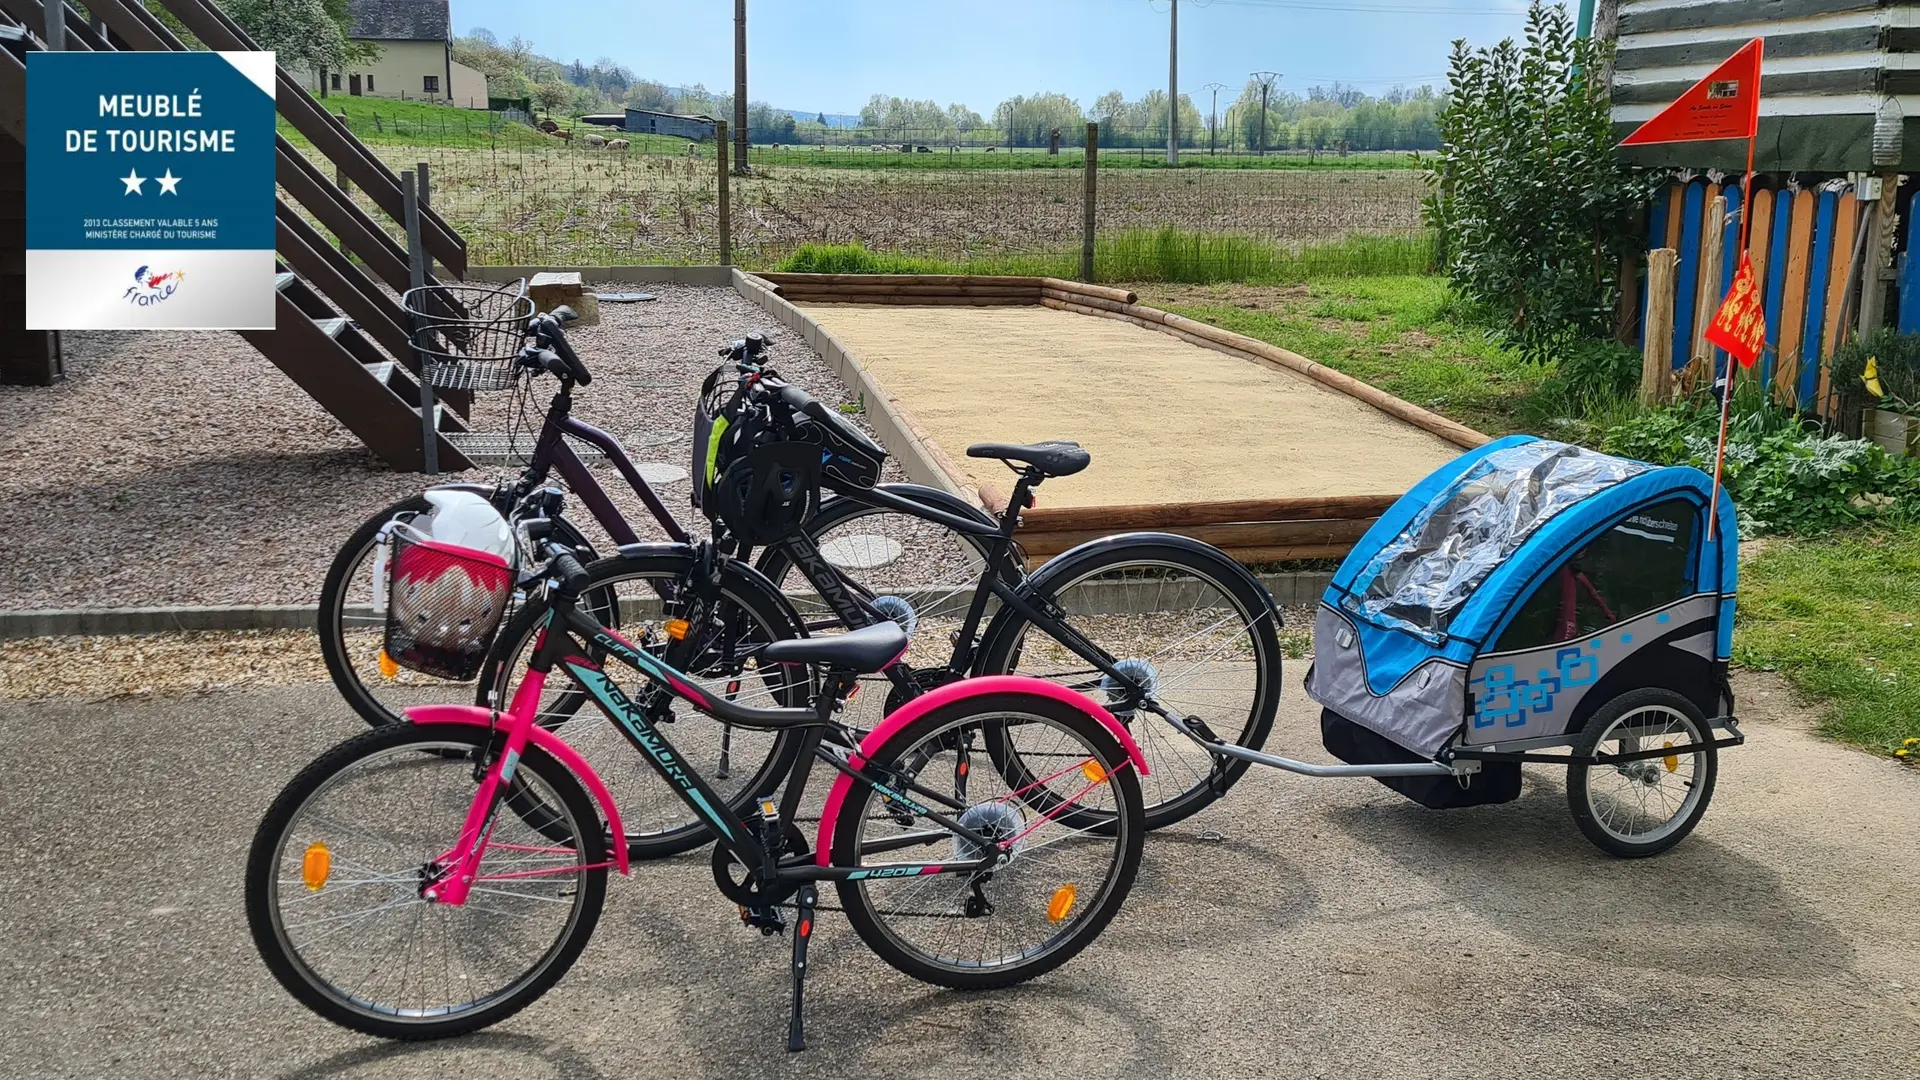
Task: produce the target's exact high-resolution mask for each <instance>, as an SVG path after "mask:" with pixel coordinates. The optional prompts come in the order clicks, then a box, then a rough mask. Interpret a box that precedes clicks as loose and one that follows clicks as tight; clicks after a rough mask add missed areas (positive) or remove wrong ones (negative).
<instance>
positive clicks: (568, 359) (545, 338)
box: [527, 307, 593, 386]
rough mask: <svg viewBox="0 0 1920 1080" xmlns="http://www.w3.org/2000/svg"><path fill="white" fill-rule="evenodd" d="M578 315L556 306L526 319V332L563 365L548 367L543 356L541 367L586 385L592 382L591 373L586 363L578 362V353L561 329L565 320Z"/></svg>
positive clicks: (570, 310)
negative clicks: (558, 367)
mask: <svg viewBox="0 0 1920 1080" xmlns="http://www.w3.org/2000/svg"><path fill="white" fill-rule="evenodd" d="M578 317H579V316H577V315H574V313H573V309H572V308H569V307H557V308H554V309H553V310H552V311H549V312H544V313H542V314H539V315H535V316H534V317H533V318H532V319H529V320H528V321H527V332H528V333H531V334H532V335H533V337H534V340H535V341H536V342H538V343H539V344H540V346H541V349H542V351H543V352H546V351H549V350H550V351H551V354H552V355H554V356H555V357H556V358H558V359H559V360H560V361H561V363H562V365H563V368H562V369H559V370H556V369H555V368H552V367H549V366H547V364H546V363H545V357H544V356H543V357H542V358H541V360H542V363H541V366H542V367H545V368H546V369H547V370H548V371H552V372H553V373H554V374H555V375H559V376H561V377H562V378H571V379H573V381H574V382H577V383H579V384H580V385H581V386H586V385H588V384H590V383H592V382H593V373H592V372H590V371H588V370H587V365H585V364H583V363H581V362H580V356H579V354H578V353H575V352H574V351H573V346H572V345H570V344H568V342H567V334H566V331H565V330H563V329H561V327H562V326H563V325H564V324H565V323H566V322H569V321H571V320H572V319H575V318H578Z"/></svg>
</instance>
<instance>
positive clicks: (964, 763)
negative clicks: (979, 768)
mask: <svg viewBox="0 0 1920 1080" xmlns="http://www.w3.org/2000/svg"><path fill="white" fill-rule="evenodd" d="M970 768H972V766H970V765H968V764H967V759H966V758H961V759H960V775H961V776H965V775H967V770H968V769H970Z"/></svg>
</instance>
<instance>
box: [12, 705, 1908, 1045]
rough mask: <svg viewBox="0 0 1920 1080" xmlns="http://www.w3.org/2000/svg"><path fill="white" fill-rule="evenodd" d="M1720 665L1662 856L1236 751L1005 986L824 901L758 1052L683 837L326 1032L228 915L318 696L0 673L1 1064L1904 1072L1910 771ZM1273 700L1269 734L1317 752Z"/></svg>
mask: <svg viewBox="0 0 1920 1080" xmlns="http://www.w3.org/2000/svg"><path fill="white" fill-rule="evenodd" d="M1289 682H1290V683H1291V682H1292V679H1291V678H1290V679H1289ZM1743 691H1744V693H1745V694H1746V697H1747V700H1746V701H1745V702H1743V705H1744V706H1745V707H1744V708H1743V710H1742V711H1743V712H1744V713H1746V714H1748V715H1749V716H1750V717H1751V721H1752V722H1751V725H1750V731H1751V733H1752V735H1753V736H1754V739H1753V742H1752V744H1750V745H1749V746H1748V747H1745V748H1742V749H1738V750H1732V751H1729V752H1727V753H1726V754H1725V755H1724V756H1723V757H1722V759H1721V763H1722V764H1721V770H1722V771H1721V776H1720V782H1719V789H1718V792H1717V793H1716V797H1715V799H1714V803H1713V806H1712V808H1711V809H1710V810H1709V811H1708V813H1707V816H1706V819H1705V821H1704V823H1703V824H1702V826H1701V828H1700V829H1699V831H1698V832H1696V833H1695V834H1694V836H1693V837H1692V838H1690V839H1688V840H1687V841H1686V842H1685V843H1683V844H1682V845H1681V846H1680V847H1679V848H1677V849H1675V850H1674V851H1672V852H1670V853H1669V854H1667V855H1665V856H1663V857H1661V858H1658V859H1653V860H1647V861H1640V862H1618V861H1613V860H1610V859H1608V858H1606V857H1604V856H1602V855H1600V854H1599V853H1598V852H1597V851H1596V850H1595V849H1593V848H1591V847H1590V846H1589V845H1588V844H1587V842H1586V841H1585V840H1584V839H1582V838H1581V836H1580V835H1579V833H1578V832H1577V831H1576V830H1575V828H1574V826H1573V824H1572V821H1571V819H1570V818H1569V816H1568V814H1567V811H1566V805H1565V801H1564V798H1563V796H1562V794H1561V789H1560V783H1559V777H1558V776H1557V775H1555V774H1553V773H1550V772H1546V771H1541V772H1538V773H1529V783H1528V786H1527V789H1526V791H1525V793H1524V794H1523V795H1522V796H1521V798H1520V800H1519V801H1518V802H1516V803H1513V804H1510V805H1507V806H1501V807H1490V808H1481V809H1474V810H1464V811H1451V812H1446V813H1441V812H1434V811H1427V810H1424V809H1422V808H1420V807H1418V806H1416V805H1414V804H1412V803H1409V802H1406V801H1404V800H1402V799H1400V797H1399V796H1397V795H1394V794H1393V793H1391V792H1389V791H1387V790H1386V789H1384V788H1382V787H1380V786H1379V785H1377V784H1375V783H1373V782H1372V781H1369V780H1310V779H1306V778H1302V777H1293V776H1287V775H1281V774H1273V773H1267V772H1264V771H1261V770H1255V771H1254V773H1253V774H1251V775H1250V776H1249V778H1248V779H1247V780H1245V781H1243V782H1242V783H1241V784H1240V785H1239V786H1238V787H1237V788H1236V789H1235V790H1234V791H1233V792H1232V794H1231V796H1230V797H1229V798H1228V799H1226V800H1225V801H1224V802H1223V803H1220V804H1216V805H1215V806H1214V807H1212V808H1210V809H1209V810H1207V811H1206V812H1204V813H1203V814H1201V815H1199V816H1198V817H1196V818H1193V819H1190V820H1189V821H1187V822H1185V823H1183V824H1181V825H1179V826H1176V827H1175V828H1173V829H1171V830H1168V831H1167V832H1165V833H1162V834H1156V835H1155V836H1154V837H1152V838H1150V839H1149V841H1148V845H1147V855H1146V860H1145V863H1144V864H1143V867H1142V870H1141V876H1140V880H1139V883H1138V884H1137V885H1136V886H1135V888H1134V891H1133V895H1132V897H1131V898H1130V899H1129V900H1128V902H1127V905H1126V907H1125V908H1124V909H1123V910H1122V911H1121V913H1120V916H1119V918H1118V919H1117V920H1116V921H1115V923H1114V924H1113V926H1112V927H1111V928H1110V929H1109V931H1108V932H1107V933H1106V934H1105V935H1104V936H1103V937H1102V938H1101V939H1100V940H1099V942H1097V943H1096V944H1095V945H1094V947H1093V948H1091V949H1090V950H1089V951H1088V952H1086V953H1084V954H1082V956H1081V957H1080V958H1078V959H1076V960H1075V961H1074V962H1072V963H1070V964H1068V965H1067V966H1066V967H1064V968H1062V969H1061V970H1059V971H1057V972H1055V973H1054V974H1052V975H1050V976H1047V977H1046V978H1043V979H1041V980H1038V981H1036V982H1034V983H1030V984H1027V985H1026V986H1023V987H1019V988H1016V989H1013V990H1008V991H1001V992H996V993H987V994H977V995H961V994H956V993H952V992H947V991H941V990H937V989H934V988H931V987H927V986H925V985H922V984H919V983H916V982H914V981H912V980H910V979H908V978H907V977H905V976H903V975H900V974H898V973H896V972H894V971H893V970H892V969H890V968H888V967H886V966H885V965H884V964H882V963H881V962H880V961H879V960H877V959H876V958H874V957H873V956H872V955H871V954H869V953H868V952H867V951H866V950H865V948H864V947H863V946H862V945H861V944H860V942H859V940H858V939H857V938H855V937H854V936H853V935H852V934H851V932H849V931H847V930H846V929H845V926H844V924H843V923H840V922H839V921H838V917H837V916H827V917H826V923H827V925H826V926H825V928H824V929H823V931H822V936H821V937H820V938H818V939H817V941H818V945H817V947H816V949H815V951H814V956H815V958H816V963H815V965H814V970H813V974H812V978H811V980H810V986H809V991H810V994H809V1001H810V1004H811V1015H812V1028H811V1036H812V1044H813V1049H811V1050H809V1051H807V1052H806V1053H804V1054H798V1055H791V1056H790V1055H788V1054H786V1053H785V1052H784V1040H783V1032H784V1022H785V1010H786V985H785V961H786V949H785V947H784V939H781V940H778V941H774V942H766V941H763V940H762V939H761V938H760V937H759V935H758V934H756V933H750V932H748V931H745V930H743V929H742V928H741V927H740V926H739V924H738V921H737V918H736V916H735V912H734V909H733V906H732V905H731V904H729V903H727V902H726V901H724V900H722V899H721V898H720V897H719V896H718V895H717V894H715V893H714V892H713V890H712V885H711V882H710V880H709V879H708V876H707V867H706V862H705V859H704V856H687V857H682V858H680V859H676V860H673V861H672V862H670V863H668V864H654V865H648V866H644V867H642V868H640V869H639V872H637V873H636V874H635V875H634V877H633V879H632V880H630V881H621V880H619V879H617V878H616V879H615V880H614V881H613V882H612V885H611V888H610V894H609V898H608V904H607V909H606V912H605V914H604V915H603V916H602V918H601V920H600V926H599V930H598V932H597V933H596V935H595V937H594V940H593V942H592V944H591V945H590V946H589V948H588V949H587V952H586V954H585V955H584V956H583V957H582V959H581V961H580V963H579V964H578V965H576V966H575V967H574V969H573V971H572V972H571V973H570V974H569V975H568V976H567V977H566V978H565V979H564V980H563V981H562V982H561V983H560V984H559V986H557V987H556V988H555V989H554V990H553V991H552V992H550V993H549V994H548V995H547V996H546V997H545V998H544V999H543V1000H541V1001H540V1002H539V1003H537V1004H535V1005H534V1006H533V1007H531V1008H529V1009H527V1010H526V1011H525V1012H523V1013H521V1014H520V1015H518V1016H516V1017H514V1018H513V1019H511V1020H509V1021H508V1022H506V1023H504V1024H502V1025H500V1026H499V1027H497V1028H494V1029H492V1030H490V1031H488V1032H485V1033H482V1034H479V1035H475V1036H471V1037H468V1038H465V1039H461V1040H457V1041H453V1042H444V1043H431V1044H415V1045H392V1044H385V1043H380V1042H376V1041H374V1040H371V1039H366V1038H362V1037H360V1036H357V1035H354V1034H351V1033H349V1032H346V1031H344V1030H341V1029H338V1028H335V1027H332V1026H331V1025H329V1024H327V1023H326V1022H324V1021H322V1020H320V1019H318V1018H316V1017H314V1016H313V1015H311V1014H309V1013H308V1012H306V1011H305V1010H304V1009H302V1008H300V1007H299V1006H297V1005H296V1004H295V1003H294V1002H293V1001H292V999H291V998H289V997H288V996H287V995H286V994H285V993H284V992H282V991H281V990H280V988H279V986H278V985H277V984H276V983H274V981H273V980H272V978H271V977H270V976H269V975H268V974H267V972H266V970H265V968H264V967H263V966H262V965H261V963H260V961H259V959H258V957H257V956H256V955H255V953H254V950H253V945H252V942H251V941H250V940H249V938H248V936H247V931H246V926H245V922H244V919H243V916H242V914H241V909H240V888H241V886H240V875H241V865H242V862H243V859H244V856H245V851H246V846H247V843H248V841H249V838H250V837H251V834H252V832H253V829H254V826H255V825H256V823H257V822H258V820H259V818H260V816H261V814H262V812H263V811H264V810H265V808H266V806H267V803H268V802H269V801H270V800H271V798H272V797H273V795H274V794H275V793H276V792H277V791H278V790H279V788H280V787H281V785H283V784H284V783H285V782H286V781H287V779H288V778H289V777H291V776H292V775H293V773H294V772H295V771H296V769H297V768H298V766H299V765H301V764H303V763H305V762H306V761H307V760H308V759H310V758H311V757H312V756H314V755H315V754H316V753H317V752H319V751H320V750H321V749H322V748H323V747H325V746H327V745H329V744H331V743H332V742H334V741H336V740H337V739H339V738H340V737H342V736H345V735H348V734H351V733H353V732H354V731H356V730H358V724H359V721H357V720H355V719H353V718H352V717H351V716H350V715H349V714H348V713H347V711H346V710H345V709H344V707H342V706H341V705H339V703H338V701H337V699H335V698H334V697H333V695H332V693H331V691H330V690H329V689H328V688H326V687H322V686H301V687H291V688H285V689H274V690H261V691H251V692H242V693H227V694H216V695H208V696H195V697H175V698H155V699H149V700H138V701H133V700H121V701H111V702H105V703H95V704H87V703H81V702H52V703H39V704H21V703H18V702H4V703H0V733H3V734H4V736H5V740H6V745H7V748H8V751H9V753H8V757H9V761H8V766H7V769H6V783H4V784H3V785H0V821H4V822H5V826H4V828H5V837H6V839H5V844H4V850H0V972H4V973H5V975H4V977H0V1016H3V1017H4V1018H5V1020H4V1024H0V1033H3V1035H0V1075H4V1076H7V1077H13V1076H20V1077H39V1076H76V1077H105V1076H128V1077H190V1076H191V1077H198V1076H237V1077H265V1076H285V1077H312V1078H319V1077H342V1078H345V1077H375V1076H378V1077H416V1076H418V1077H435V1078H444V1077H447V1076H456V1077H460V1078H462V1080H481V1078H487V1077H516V1078H518V1077H528V1078H544V1077H576V1078H582V1080H591V1078H596V1077H607V1078H614V1077H621V1078H625V1077H676V1078H684V1077H786V1076H798V1077H839V1076H878V1075H883V1074H884V1075H888V1076H896V1077H916V1076H924V1077H934V1078H937V1080H948V1078H955V1077H971V1076H993V1077H996V1078H1000V1080H1006V1078H1013V1077H1025V1076H1044V1077H1050V1078H1051V1077H1066V1076H1071V1077H1076V1078H1081V1077H1106V1076H1115V1077H1148V1076H1154V1077H1157V1076H1194V1077H1208V1078H1226V1077H1242V1076H1247V1077H1253V1076H1259V1077H1320V1076H1325V1077H1340V1078H1363V1077H1452V1076H1460V1077H1474V1078H1492V1077H1563V1076H1564V1077H1580V1078H1583V1080H1586V1078H1594V1077H1616V1076H1617V1077H1634V1078H1642V1077H1663V1076H1666V1077H1689V1078H1692V1077H1720V1076H1741V1077H1789V1076H1806V1077H1823V1078H1831V1077H1913V1076H1915V1075H1917V1074H1920V1023H1917V1022H1920V910H1916V894H1915V889H1916V886H1917V885H1920V812H1917V811H1920V775H1916V774H1914V773H1913V772H1912V771H1910V770H1907V769H1904V768H1902V767H1898V766H1894V765H1892V764H1890V763H1887V762H1883V761H1876V760H1872V759H1869V758H1867V757H1865V756H1863V755H1861V754H1858V753H1856V752H1853V751H1850V750H1846V749H1842V748H1839V747H1836V746H1833V745H1830V744H1827V743H1824V742H1821V741H1819V740H1817V739H1815V738H1813V737H1812V736H1811V735H1809V734H1807V733H1806V732H1805V730H1804V727H1803V725H1802V723H1801V722H1800V721H1799V720H1798V719H1797V718H1796V714H1795V710H1794V709H1793V707H1792V705H1791V703H1790V701H1788V700H1787V698H1786V697H1785V695H1784V694H1783V693H1781V692H1780V691H1778V690H1777V689H1774V688H1772V687H1771V686H1769V685H1768V684H1757V683H1755V682H1753V681H1751V680H1749V681H1748V682H1747V684H1746V685H1745V686H1744V687H1743ZM1288 698H1289V700H1288V702H1287V704H1286V706H1285V707H1284V708H1285V711H1284V712H1283V715H1282V719H1281V724H1280V726H1279V728H1278V730H1277V732H1276V736H1275V739H1274V741H1273V745H1274V746H1276V747H1280V748H1288V749H1293V750H1296V751H1300V750H1305V751H1308V752H1311V753H1313V754H1314V755H1315V756H1316V757H1319V756H1320V755H1319V753H1318V745H1317V744H1318V740H1317V737H1316V735H1317V732H1316V729H1315V727H1314V726H1313V715H1314V714H1313V713H1312V712H1311V711H1310V710H1309V708H1308V706H1307V705H1306V703H1305V701H1304V700H1303V699H1302V698H1301V696H1300V695H1299V694H1298V693H1297V692H1294V691H1293V690H1292V688H1291V687H1290V690H1289V694H1288ZM1208 834H1217V835H1208Z"/></svg>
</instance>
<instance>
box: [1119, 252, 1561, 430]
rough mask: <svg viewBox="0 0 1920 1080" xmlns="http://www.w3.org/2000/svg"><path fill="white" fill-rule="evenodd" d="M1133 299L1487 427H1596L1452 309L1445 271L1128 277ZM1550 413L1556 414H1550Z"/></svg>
mask: <svg viewBox="0 0 1920 1080" xmlns="http://www.w3.org/2000/svg"><path fill="white" fill-rule="evenodd" d="M1132 288H1133V289H1134V291H1136V292H1138V293H1139V294H1140V302H1141V303H1143V304H1149V305H1152V306H1154V307H1158V308H1162V309H1164V310H1167V311H1172V312H1175V313H1176V314H1180V315H1184V316H1186V317H1187V318H1190V319H1198V320H1200V321H1202V322H1207V323H1212V324H1213V325H1215V326H1218V327H1221V328H1223V329H1226V330H1232V331H1234V332H1235V333H1240V334H1245V335H1247V336H1248V337H1253V338H1258V339H1260V340H1261V341H1266V342H1270V343H1272V344H1275V345H1279V346H1281V347H1282V348H1287V349H1291V350H1293V351H1294V352H1297V353H1300V354H1301V355H1303V356H1307V357H1311V358H1312V359H1313V360H1315V361H1318V362H1319V363H1322V364H1325V365H1327V366H1328V367H1331V368H1334V369H1336V370H1338V371H1343V372H1345V373H1347V374H1349V375H1352V376H1353V377H1355V378H1357V379H1361V380H1364V381H1366V382H1368V383H1371V384H1373V385H1375V386H1378V387H1379V388H1381V389H1382V390H1385V391H1387V392H1388V393H1391V394H1394V395H1396V396H1398V397H1402V398H1405V399H1406V400H1408V401H1411V402H1413V403H1415V404H1417V405H1421V406H1423V407H1425V408H1429V409H1432V410H1434V411H1435V412H1438V413H1440V414H1442V415H1443V416H1447V417H1451V418H1452V419H1455V420H1458V421H1460V422H1461V423H1463V424H1467V425H1468V426H1470V427H1474V428H1476V429H1478V430H1480V431H1484V432H1486V433H1487V434H1489V435H1505V434H1510V433H1512V432H1515V431H1535V432H1543V431H1547V432H1548V433H1551V432H1550V431H1548V429H1549V428H1551V427H1554V426H1560V427H1564V428H1571V427H1574V426H1578V427H1580V428H1581V429H1582V430H1566V431H1562V432H1561V434H1560V436H1559V437H1562V438H1569V437H1571V438H1576V439H1579V438H1580V437H1581V436H1583V435H1584V436H1586V437H1587V438H1588V439H1591V438H1592V437H1593V436H1594V435H1597V426H1598V425H1597V424H1594V423H1592V422H1591V421H1589V420H1586V419H1584V418H1581V417H1579V416H1577V415H1568V416H1565V417H1557V416H1555V415H1554V414H1555V413H1559V412H1566V413H1576V412H1577V410H1574V409H1572V408H1571V407H1569V406H1568V403H1566V402H1564V401H1561V400H1557V398H1558V395H1557V394H1556V393H1555V386H1556V382H1555V379H1554V369H1553V367H1552V365H1544V366H1543V365H1536V364H1531V363H1528V362H1526V361H1525V360H1522V359H1521V358H1520V356H1519V355H1518V354H1517V353H1515V352H1513V351H1511V350H1509V349H1508V348H1506V347H1505V346H1504V345H1503V344H1502V343H1501V342H1500V340H1499V337H1498V335H1496V334H1493V333H1491V332H1489V331H1488V330H1487V329H1485V328H1484V327H1483V326H1481V325H1479V324H1477V323H1475V322H1474V321H1473V320H1472V319H1470V318H1468V317H1467V315H1466V313H1464V312H1461V311H1459V310H1458V309H1457V306H1456V304H1455V302H1454V301H1453V299H1452V296H1451V294H1450V292H1449V290H1448V288H1447V283H1446V279H1445V278H1441V277H1435V276H1431V275H1425V274H1401V275H1394V276H1382V277H1354V278H1344V279H1334V280H1325V279H1322V280H1314V281H1310V282H1308V283H1305V284H1301V285H1296V286H1292V287H1286V288H1274V287H1253V286H1245V285H1225V284H1222V285H1200V286H1191V285H1166V284H1159V283H1155V282H1145V281H1143V282H1138V283H1136V284H1134V285H1133V286H1132ZM1556 421H1559V422H1560V423H1558V424H1556Z"/></svg>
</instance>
